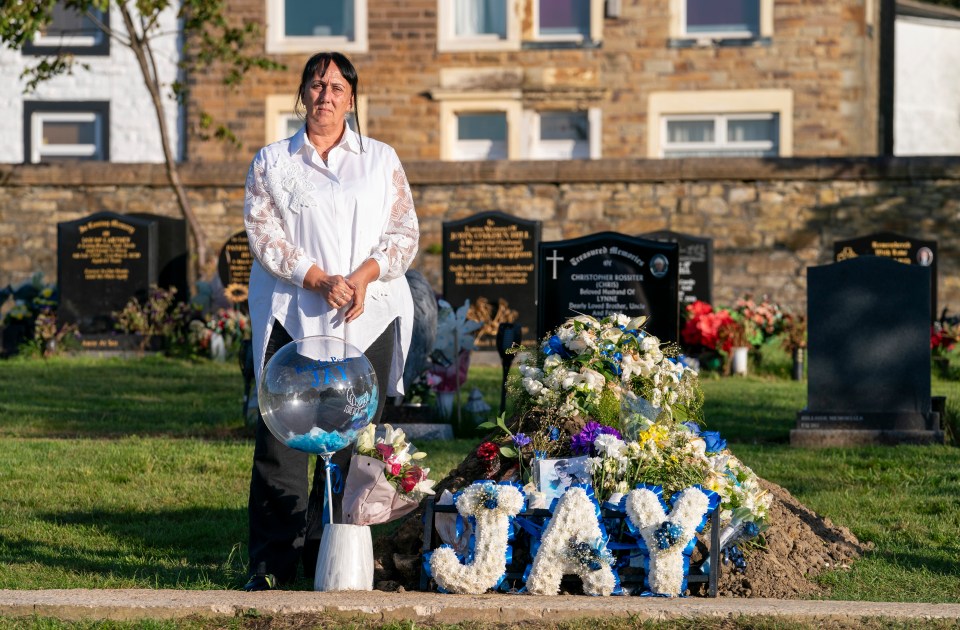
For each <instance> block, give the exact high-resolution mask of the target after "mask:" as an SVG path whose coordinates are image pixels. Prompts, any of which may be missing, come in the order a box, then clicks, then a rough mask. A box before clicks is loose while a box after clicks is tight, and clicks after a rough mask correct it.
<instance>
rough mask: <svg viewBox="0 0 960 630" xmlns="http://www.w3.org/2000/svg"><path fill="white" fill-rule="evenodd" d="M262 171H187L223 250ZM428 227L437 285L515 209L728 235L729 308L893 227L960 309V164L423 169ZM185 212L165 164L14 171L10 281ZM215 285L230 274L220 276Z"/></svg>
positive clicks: (426, 240) (564, 233)
mask: <svg viewBox="0 0 960 630" xmlns="http://www.w3.org/2000/svg"><path fill="white" fill-rule="evenodd" d="M246 168H247V166H246V164H243V163H229V164H228V163H218V164H206V165H199V166H197V167H195V168H191V169H189V170H188V171H186V172H185V173H184V179H185V184H186V186H187V188H188V194H189V196H190V199H191V201H192V202H193V204H194V209H195V211H196V212H197V214H198V215H199V217H200V219H201V221H202V222H203V224H204V228H205V230H206V231H207V233H208V236H209V238H210V244H211V246H212V248H213V249H214V251H219V249H220V247H221V246H222V244H223V243H224V242H225V240H226V239H227V238H229V236H230V235H232V234H233V233H235V232H237V231H239V230H241V229H243V222H242V214H243V196H244V193H243V182H244V178H245V174H246ZM405 168H406V171H407V174H408V177H409V179H410V182H411V186H412V190H413V195H414V202H415V204H416V207H417V213H418V215H419V217H420V222H421V233H422V238H421V247H420V253H419V255H418V257H417V259H416V262H415V267H416V268H417V269H419V270H421V271H422V272H423V273H424V274H425V275H426V276H427V278H428V279H429V280H430V282H431V284H432V285H433V287H434V288H435V290H436V291H437V292H440V291H442V285H441V251H442V245H441V236H442V224H443V222H444V221H449V220H455V219H461V218H464V217H467V216H470V215H471V214H474V213H476V212H480V211H486V210H500V211H503V212H506V213H508V214H512V215H515V216H518V217H522V218H525V219H535V220H538V221H542V238H543V240H545V241H550V240H558V239H564V238H572V237H576V236H581V235H585V234H590V233H594V232H599V231H606V230H611V231H616V232H621V233H624V234H640V233H643V232H648V231H653V230H660V229H670V230H674V231H677V232H684V233H688V234H693V235H696V236H706V237H710V238H712V239H714V260H715V272H714V273H715V277H714V296H715V298H714V300H715V301H716V302H717V303H720V304H724V303H730V302H731V301H733V300H734V299H735V298H737V297H739V296H741V295H743V294H745V293H752V294H754V295H762V294H767V295H769V296H770V297H771V298H773V299H775V300H777V301H779V302H782V303H784V304H786V305H788V306H790V307H792V308H803V307H804V306H805V300H806V269H807V267H809V266H812V265H820V264H827V263H829V262H830V261H831V260H832V255H833V243H834V241H836V240H841V239H848V238H853V237H856V236H861V235H865V234H868V233H873V232H881V231H891V232H898V233H901V234H905V235H907V236H911V237H914V238H921V239H931V240H936V241H938V243H939V249H938V254H939V262H938V265H939V285H938V292H939V304H940V306H941V308H942V307H946V308H948V309H949V310H950V312H951V313H954V314H956V313H957V311H960V158H957V157H953V158H893V159H877V158H873V159H870V158H823V159H812V158H811V159H805V158H794V159H779V160H757V159H729V160H716V159H684V160H673V159H671V160H626V159H619V160H597V161H589V162H576V161H527V162H507V161H500V162H438V161H423V162H418V161H409V162H407V163H406V164H405ZM103 210H108V211H113V212H118V213H133V212H151V213H156V214H163V215H168V216H178V209H177V205H176V201H175V199H174V196H173V194H172V193H171V191H170V189H169V187H168V185H167V182H166V179H165V175H164V172H163V168H162V166H160V165H146V164H139V165H120V164H111V165H100V164H89V163H87V164H76V165H64V164H50V165H29V166H24V165H0V248H2V250H3V251H4V256H3V259H2V263H0V286H6V285H7V284H8V283H12V284H17V283H19V282H22V281H24V280H26V279H28V278H29V277H30V275H31V274H32V273H34V272H36V271H42V272H43V273H44V274H45V276H46V278H47V279H49V280H52V279H55V278H56V269H57V248H56V234H57V223H58V222H63V221H72V220H75V219H78V218H81V217H84V216H86V215H88V214H91V213H93V212H98V211H103ZM206 273H207V274H209V276H208V277H212V275H213V273H214V268H213V265H212V264H211V265H209V266H208V267H207V270H206Z"/></svg>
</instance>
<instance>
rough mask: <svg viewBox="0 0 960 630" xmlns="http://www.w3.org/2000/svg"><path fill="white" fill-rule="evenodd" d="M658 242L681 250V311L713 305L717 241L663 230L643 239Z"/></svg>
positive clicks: (649, 234)
mask: <svg viewBox="0 0 960 630" xmlns="http://www.w3.org/2000/svg"><path fill="white" fill-rule="evenodd" d="M640 236H641V237H642V238H649V239H653V240H655V241H663V242H666V243H676V244H677V245H679V246H680V262H679V263H678V265H679V294H680V308H681V310H682V309H683V307H684V306H686V305H687V304H693V303H694V302H696V301H697V300H700V301H701V302H706V303H707V304H713V239H712V238H701V237H699V236H693V235H691V234H683V233H681V232H674V231H672V230H659V231H657V232H648V233H646V234H641V235H640Z"/></svg>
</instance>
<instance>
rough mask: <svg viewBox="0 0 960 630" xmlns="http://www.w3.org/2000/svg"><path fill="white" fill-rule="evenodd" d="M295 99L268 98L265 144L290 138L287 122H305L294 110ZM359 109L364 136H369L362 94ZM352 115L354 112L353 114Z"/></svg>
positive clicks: (282, 96) (290, 97)
mask: <svg viewBox="0 0 960 630" xmlns="http://www.w3.org/2000/svg"><path fill="white" fill-rule="evenodd" d="M293 106H294V97H293V96H291V95H289V94H271V95H269V96H267V101H266V107H265V108H264V119H265V120H264V125H263V130H264V138H263V140H264V144H271V143H273V142H277V141H278V140H283V139H285V138H289V137H290V135H291V134H288V133H287V121H288V120H291V119H294V118H295V119H297V120H298V121H299V122H300V124H303V120H302V119H301V118H300V117H298V116H297V113H296V112H295V111H294V109H293ZM357 107H359V108H360V130H361V131H362V132H363V134H364V136H366V134H367V131H366V130H367V96H366V94H361V95H360V96H358V97H357ZM351 113H352V112H351Z"/></svg>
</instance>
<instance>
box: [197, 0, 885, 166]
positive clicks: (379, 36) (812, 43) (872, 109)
mask: <svg viewBox="0 0 960 630" xmlns="http://www.w3.org/2000/svg"><path fill="white" fill-rule="evenodd" d="M892 4H893V3H891V2H888V1H887V0H752V1H751V0H736V1H732V0H642V1H641V0H330V1H327V2H324V3H323V10H322V11H321V10H320V9H319V8H312V7H315V6H319V3H316V5H312V4H311V3H306V2H297V1H295V0H287V1H286V2H284V1H283V0H228V5H229V14H230V15H231V16H232V18H233V19H237V20H240V19H243V20H251V21H254V22H256V23H258V24H261V25H263V33H262V35H263V37H262V41H261V44H262V45H263V46H264V51H265V52H266V53H268V54H269V55H271V56H273V57H274V58H275V59H276V60H277V61H281V62H283V63H285V64H286V65H287V67H288V69H287V71H285V72H282V71H281V72H271V73H266V72H255V73H251V75H249V76H247V78H246V80H245V82H244V83H243V84H242V86H241V87H240V88H239V89H229V88H224V87H223V86H222V85H221V83H220V78H221V77H219V76H217V74H216V73H206V74H203V75H200V76H194V77H191V90H192V92H191V94H192V98H193V100H192V101H191V105H190V110H189V113H188V118H192V117H195V113H196V112H197V111H199V110H200V109H203V110H206V111H208V112H210V113H211V114H212V115H213V116H214V117H215V118H216V119H217V120H220V121H226V122H227V123H228V125H229V126H230V128H231V129H232V130H233V131H234V132H235V133H236V134H237V136H238V137H239V138H240V139H241V141H242V142H243V148H242V149H241V150H240V154H239V155H238V153H237V149H235V148H233V147H227V146H224V145H217V144H214V143H200V142H190V144H189V147H188V151H187V157H188V160H199V161H236V160H240V161H243V160H246V159H249V156H251V155H252V153H253V152H254V151H255V150H256V149H257V148H258V147H260V146H261V145H263V144H264V143H266V142H271V141H273V140H276V139H279V138H281V137H285V136H286V135H289V131H290V130H291V129H293V128H296V126H298V123H299V121H298V120H297V119H296V118H295V116H294V113H293V111H292V109H293V103H294V96H295V91H296V87H297V84H298V81H299V73H300V70H301V68H302V66H303V63H304V61H305V60H306V59H307V57H308V56H309V55H310V54H312V53H314V52H316V51H319V50H340V51H342V52H345V53H346V54H347V55H348V56H349V57H350V58H351V60H352V61H353V62H354V63H355V65H356V66H357V68H358V71H359V73H360V78H361V91H360V95H361V100H360V108H359V118H360V122H361V127H362V129H363V130H364V131H365V132H366V133H367V134H369V135H371V136H373V137H375V138H378V139H380V140H383V141H385V142H388V143H390V144H392V145H394V147H396V148H397V151H398V153H399V154H400V156H401V158H402V159H404V160H464V159H504V158H506V159H511V160H514V159H568V158H592V159H596V158H601V157H602V158H662V157H684V156H700V155H739V156H781V157H791V156H798V157H800V156H854V155H876V154H878V153H883V146H882V145H883V142H884V139H883V136H884V134H883V132H882V130H881V123H882V122H883V121H884V120H885V118H884V117H883V116H881V115H880V110H881V107H880V103H881V98H880V94H881V90H882V80H881V73H880V68H881V62H880V59H881V53H882V51H881V47H880V39H881V37H880V34H881V31H882V29H881V24H880V22H881V5H883V6H884V7H885V9H887V11H886V12H885V13H884V15H887V14H888V13H890V14H891V15H890V17H889V20H892V11H891V10H890V8H891V7H892ZM891 23H892V22H891ZM891 32H892V31H891Z"/></svg>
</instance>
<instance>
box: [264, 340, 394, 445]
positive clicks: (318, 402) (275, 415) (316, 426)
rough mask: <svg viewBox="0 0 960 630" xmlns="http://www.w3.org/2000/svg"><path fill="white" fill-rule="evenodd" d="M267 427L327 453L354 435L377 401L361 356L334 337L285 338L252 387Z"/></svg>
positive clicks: (370, 373) (284, 439)
mask: <svg viewBox="0 0 960 630" xmlns="http://www.w3.org/2000/svg"><path fill="white" fill-rule="evenodd" d="M257 395H258V398H259V404H260V412H261V413H262V414H263V420H264V422H265V423H266V425H267V428H269V429H270V432H271V433H273V435H274V436H275V437H276V438H277V439H278V440H280V441H281V442H282V443H284V444H286V445H287V446H289V447H290V448H295V449H297V450H300V451H306V452H307V453H313V454H316V455H329V454H331V453H333V452H335V451H338V450H340V449H342V448H344V447H346V446H348V445H350V444H351V443H352V442H353V441H354V440H356V439H357V435H358V434H359V432H360V431H361V430H362V429H363V428H364V427H366V426H367V425H368V424H370V422H371V421H372V420H373V417H374V414H376V411H377V406H378V404H379V397H378V383H377V375H376V373H374V371H373V365H371V363H370V361H369V360H368V359H367V357H366V356H365V355H364V354H363V352H361V351H360V350H358V349H357V348H356V347H355V346H353V345H351V344H350V343H347V342H346V341H344V340H342V339H337V338H336V337H326V336H316V337H305V338H303V339H298V340H296V341H291V342H290V343H288V344H287V345H285V346H283V347H282V348H280V349H279V350H278V351H277V352H276V353H275V354H274V355H273V356H272V357H271V358H270V360H269V361H267V364H266V365H265V366H264V368H263V378H261V379H260V385H259V387H258V392H257Z"/></svg>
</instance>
